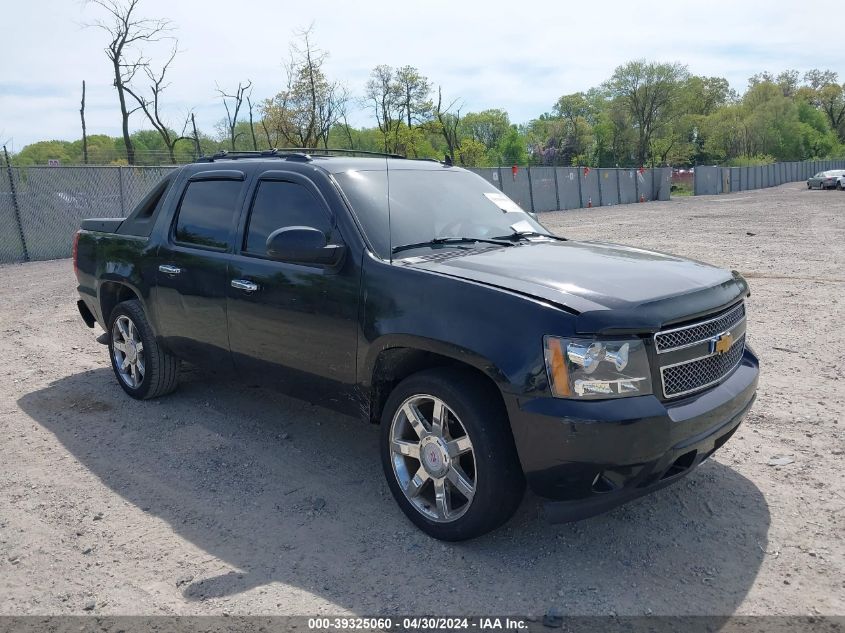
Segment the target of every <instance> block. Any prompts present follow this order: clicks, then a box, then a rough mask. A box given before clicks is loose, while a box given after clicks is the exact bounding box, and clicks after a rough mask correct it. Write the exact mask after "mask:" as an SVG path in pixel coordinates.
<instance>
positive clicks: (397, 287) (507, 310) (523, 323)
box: [357, 257, 574, 395]
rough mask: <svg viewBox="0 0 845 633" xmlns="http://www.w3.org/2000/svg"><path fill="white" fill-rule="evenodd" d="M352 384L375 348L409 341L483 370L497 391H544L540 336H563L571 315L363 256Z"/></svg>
mask: <svg viewBox="0 0 845 633" xmlns="http://www.w3.org/2000/svg"><path fill="white" fill-rule="evenodd" d="M360 305H361V316H360V331H359V344H358V364H357V365H358V376H359V383H360V384H362V385H368V384H369V383H370V381H371V380H372V374H373V369H374V367H375V363H376V359H377V358H378V356H379V354H380V353H381V352H382V351H384V350H385V349H390V348H395V347H410V348H413V349H422V350H424V351H430V352H434V353H437V354H441V355H443V356H447V357H449V358H453V359H455V360H459V361H462V362H465V363H467V364H469V365H471V366H473V367H476V368H478V369H479V370H481V371H483V372H484V373H485V374H486V375H488V376H490V378H491V379H493V381H494V382H495V383H496V384H497V385H498V386H499V388H500V390H501V391H502V392H503V394H514V395H523V394H525V395H527V394H534V395H540V394H543V393H548V380H547V377H546V371H545V361H544V359H543V336H544V335H545V334H556V335H560V336H567V335H571V334H572V332H573V327H574V317H573V316H572V315H570V314H568V313H566V312H563V311H562V310H560V309H559V308H557V307H555V306H553V305H551V304H548V303H545V302H543V301H540V300H537V299H533V298H531V297H526V296H524V295H519V294H517V293H513V292H509V291H507V290H504V289H501V288H496V287H492V286H488V285H485V284H483V283H479V282H476V281H469V280H466V279H461V278H456V277H452V276H447V275H441V274H439V273H436V272H431V271H427V270H421V269H416V268H414V267H413V266H406V265H403V264H397V263H394V264H390V263H387V262H383V261H380V260H376V259H374V258H366V257H365V258H364V265H363V276H362V299H361V302H360Z"/></svg>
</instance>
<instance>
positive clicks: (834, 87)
mask: <svg viewBox="0 0 845 633" xmlns="http://www.w3.org/2000/svg"><path fill="white" fill-rule="evenodd" d="M816 103H817V104H818V106H819V108H820V109H821V110H822V112H824V113H825V115H826V116H827V120H828V122H829V123H830V127H831V128H833V130H834V131H835V132H837V133H838V134H839V138H840V139H841V140H842V141H843V142H845V84H842V85H839V84H835V83H829V84H827V85H825V86H822V87H821V88H819V89H818V91H817V97H816Z"/></svg>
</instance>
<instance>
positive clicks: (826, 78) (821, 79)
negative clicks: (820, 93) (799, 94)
mask: <svg viewBox="0 0 845 633" xmlns="http://www.w3.org/2000/svg"><path fill="white" fill-rule="evenodd" d="M838 81H839V75H838V74H837V73H835V72H833V71H832V70H819V69H818V68H813V69H812V70H808V71H807V72H805V73H804V83H805V84H807V85H808V86H809V87H810V88H812V89H813V90H819V89H820V88H823V87H824V86H826V85H828V84H835V83H837V82H838Z"/></svg>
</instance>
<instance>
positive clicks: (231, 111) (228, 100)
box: [217, 79, 252, 152]
mask: <svg viewBox="0 0 845 633" xmlns="http://www.w3.org/2000/svg"><path fill="white" fill-rule="evenodd" d="M250 88H252V81H250V80H249V79H247V81H246V84H244V83H243V82H241V81H239V82H238V87H237V89H236V90H235V92H234V93H233V94H231V93H227V92H226V91H225V90H222V89H221V88H220V86H217V93H218V94H219V95H220V98H221V99H222V100H223V107H224V108H226V130H227V131H228V133H229V144H230V146H231V148H232V151H233V152H234V151H235V143H236V142H237V140H238V137H239V136H240V134H239V133H236V130H235V128H236V127H237V125H238V114H239V113H240V110H241V106H242V105H243V103H244V99H246V97H247V92H249V90H250Z"/></svg>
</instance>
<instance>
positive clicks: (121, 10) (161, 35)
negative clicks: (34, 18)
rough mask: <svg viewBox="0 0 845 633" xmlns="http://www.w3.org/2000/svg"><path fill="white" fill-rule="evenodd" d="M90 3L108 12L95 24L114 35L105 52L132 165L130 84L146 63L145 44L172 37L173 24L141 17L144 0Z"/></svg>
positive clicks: (124, 141)
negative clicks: (139, 10) (104, 17)
mask: <svg viewBox="0 0 845 633" xmlns="http://www.w3.org/2000/svg"><path fill="white" fill-rule="evenodd" d="M88 2H89V3H91V4H94V5H96V6H98V7H100V8H101V9H103V10H104V11H105V12H106V14H107V18H106V20H107V21H99V20H98V21H97V22H94V23H93V24H92V25H91V26H94V27H97V28H100V29H102V30H104V31H105V32H106V33H108V34H109V37H110V38H111V40H110V41H109V43H108V45H107V46H106V49H105V52H106V56H107V57H108V58H109V61H111V64H112V74H113V82H114V87H115V89H116V90H117V98H118V102H119V104H120V116H121V124H122V129H123V143H124V145H125V147H126V160H127V162H128V163H129V164H130V165H134V164H135V150H134V148H133V146H132V140H131V138H130V135H129V116H130V115H131V114H132V112H134V110H130V109H129V108H128V107H127V104H126V86H127V85H128V84H129V83H130V82H131V81H132V78H133V77H134V76H135V74H136V73H137V72H138V70H139V69H140V68H142V67H144V66H145V65H146V62H145V60H144V57H143V52H142V51H141V49H140V46H141V44H142V43H149V42H158V41H161V40H162V39H166V38H168V37H169V32H170V31H172V30H173V26H172V25H171V23H170V21H169V20H166V19H157V20H155V19H147V18H139V17H137V16H136V9H137V8H138V3H139V2H140V0H88Z"/></svg>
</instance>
